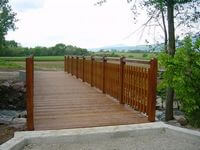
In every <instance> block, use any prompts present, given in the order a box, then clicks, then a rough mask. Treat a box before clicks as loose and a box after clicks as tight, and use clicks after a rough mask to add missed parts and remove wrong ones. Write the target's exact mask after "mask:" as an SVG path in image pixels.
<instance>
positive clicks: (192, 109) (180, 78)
mask: <svg viewBox="0 0 200 150" xmlns="http://www.w3.org/2000/svg"><path fill="white" fill-rule="evenodd" d="M159 62H160V64H161V66H164V68H165V72H164V74H163V77H164V80H163V82H162V83H161V86H163V87H173V88H174V90H175V93H176V97H177V98H178V99H179V100H180V102H181V105H182V110H183V111H184V112H185V115H186V117H187V119H188V121H189V122H190V124H191V125H193V126H195V127H200V117H199V116H200V39H197V40H196V41H195V42H192V39H191V38H190V37H186V38H185V39H184V41H183V43H182V46H181V47H180V48H178V49H177V51H176V54H175V56H174V57H172V56H169V55H168V54H166V53H162V54H160V56H159Z"/></svg>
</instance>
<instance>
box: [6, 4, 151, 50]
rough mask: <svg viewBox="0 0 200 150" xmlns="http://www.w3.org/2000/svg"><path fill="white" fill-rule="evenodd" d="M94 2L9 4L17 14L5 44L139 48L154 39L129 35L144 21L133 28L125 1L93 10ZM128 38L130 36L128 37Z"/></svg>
mask: <svg viewBox="0 0 200 150" xmlns="http://www.w3.org/2000/svg"><path fill="white" fill-rule="evenodd" d="M95 2H96V1H95V0H56V1H55V0H10V4H11V7H12V9H13V11H14V12H16V13H17V19H18V20H19V21H18V22H17V23H16V26H17V28H18V29H17V30H15V31H14V32H13V31H9V32H8V35H7V36H6V39H7V40H15V41H17V42H18V43H20V44H21V45H22V46H27V47H35V46H54V45H55V44H57V43H64V44H66V45H74V46H78V47H82V48H98V47H102V46H108V45H115V44H124V45H141V44H146V43H145V39H147V38H149V40H150V43H152V44H153V43H154V42H155V39H154V38H153V36H152V35H154V34H155V31H154V30H153V29H151V31H148V32H146V33H145V34H143V35H142V36H141V33H139V32H138V33H136V34H133V35H131V33H133V32H135V31H137V30H138V29H139V27H140V26H141V25H142V24H143V23H144V22H145V21H146V20H147V17H146V16H145V14H144V13H141V14H140V15H139V17H138V21H137V23H136V24H135V21H134V19H133V14H132V12H131V10H130V7H131V5H130V4H127V0H107V3H105V4H103V5H102V6H101V7H100V6H95V5H94V4H95ZM130 35H131V36H130Z"/></svg>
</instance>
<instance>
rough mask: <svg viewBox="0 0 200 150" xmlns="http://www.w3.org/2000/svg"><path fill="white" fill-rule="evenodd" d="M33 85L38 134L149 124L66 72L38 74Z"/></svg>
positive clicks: (145, 119) (35, 125) (140, 116)
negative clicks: (48, 131)
mask: <svg viewBox="0 0 200 150" xmlns="http://www.w3.org/2000/svg"><path fill="white" fill-rule="evenodd" d="M34 85H35V87H34V127H35V130H54V129H69V128H86V127H97V126H111V125H124V124H136V123H147V122H148V119H147V117H146V116H144V115H142V114H140V113H139V112H137V111H134V110H133V109H131V108H129V107H127V106H124V105H120V104H119V102H118V101H116V100H114V99H113V98H111V97H109V96H107V95H105V94H102V93H101V92H100V91H98V90H97V89H95V88H92V87H90V85H88V84H86V83H83V82H82V81H81V80H78V79H76V78H75V77H73V76H71V75H69V74H66V73H64V72H35V81H34Z"/></svg>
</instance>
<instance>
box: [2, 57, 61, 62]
mask: <svg viewBox="0 0 200 150" xmlns="http://www.w3.org/2000/svg"><path fill="white" fill-rule="evenodd" d="M25 59H26V57H0V60H5V61H25ZM34 60H35V61H64V56H35V57H34Z"/></svg>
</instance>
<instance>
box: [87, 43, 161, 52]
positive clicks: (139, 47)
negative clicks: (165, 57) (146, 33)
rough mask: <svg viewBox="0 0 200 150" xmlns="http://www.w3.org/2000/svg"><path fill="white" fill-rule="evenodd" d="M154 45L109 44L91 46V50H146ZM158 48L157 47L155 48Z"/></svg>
mask: <svg viewBox="0 0 200 150" xmlns="http://www.w3.org/2000/svg"><path fill="white" fill-rule="evenodd" d="M155 46H156V45H136V46H128V45H124V44H118V45H111V46H104V47H99V48H91V49H89V50H91V51H99V50H117V51H123V50H124V51H128V50H141V51H148V50H150V49H152V47H155ZM157 47H158V46H157ZM156 49H158V48H156Z"/></svg>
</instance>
